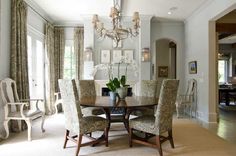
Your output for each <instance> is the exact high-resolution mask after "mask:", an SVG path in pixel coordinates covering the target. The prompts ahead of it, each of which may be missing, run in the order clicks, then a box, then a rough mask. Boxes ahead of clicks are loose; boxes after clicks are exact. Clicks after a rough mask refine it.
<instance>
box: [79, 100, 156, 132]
mask: <svg viewBox="0 0 236 156" xmlns="http://www.w3.org/2000/svg"><path fill="white" fill-rule="evenodd" d="M79 102H80V105H81V106H86V107H99V108H102V109H103V110H104V112H105V115H106V118H107V120H108V121H109V129H110V124H111V122H113V121H112V116H111V110H112V109H114V108H123V109H124V112H123V113H122V114H121V116H120V117H121V119H122V120H121V122H123V123H124V125H125V128H126V129H127V130H128V129H129V117H130V114H131V113H132V112H133V111H135V110H139V108H142V107H146V108H153V107H154V106H155V105H157V103H158V99H157V98H154V97H144V96H131V97H126V98H125V99H124V100H119V99H118V98H117V99H116V100H111V99H110V97H109V96H94V97H93V96H88V97H83V98H80V101H79Z"/></svg>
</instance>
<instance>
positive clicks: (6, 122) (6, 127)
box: [3, 120, 9, 139]
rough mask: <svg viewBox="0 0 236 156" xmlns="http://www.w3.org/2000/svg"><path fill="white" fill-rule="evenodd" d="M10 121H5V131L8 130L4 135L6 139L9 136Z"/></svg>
mask: <svg viewBox="0 0 236 156" xmlns="http://www.w3.org/2000/svg"><path fill="white" fill-rule="evenodd" d="M8 122H9V120H5V121H4V123H3V124H4V128H5V131H6V136H5V137H4V138H5V139H6V138H8V137H9V126H8Z"/></svg>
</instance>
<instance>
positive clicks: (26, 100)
mask: <svg viewBox="0 0 236 156" xmlns="http://www.w3.org/2000/svg"><path fill="white" fill-rule="evenodd" d="M20 101H21V102H31V101H36V109H37V110H39V107H38V103H39V101H41V102H43V101H44V99H21V100H20Z"/></svg>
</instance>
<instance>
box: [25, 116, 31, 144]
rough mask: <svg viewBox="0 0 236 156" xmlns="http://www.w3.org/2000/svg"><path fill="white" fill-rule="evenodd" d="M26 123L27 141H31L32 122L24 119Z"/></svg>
mask: <svg viewBox="0 0 236 156" xmlns="http://www.w3.org/2000/svg"><path fill="white" fill-rule="evenodd" d="M26 124H27V127H28V141H31V140H32V139H31V131H32V124H31V120H26Z"/></svg>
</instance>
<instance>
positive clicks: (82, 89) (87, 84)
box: [78, 80, 96, 98]
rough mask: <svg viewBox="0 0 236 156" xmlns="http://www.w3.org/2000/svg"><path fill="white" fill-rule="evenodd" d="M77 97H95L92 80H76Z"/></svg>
mask: <svg viewBox="0 0 236 156" xmlns="http://www.w3.org/2000/svg"><path fill="white" fill-rule="evenodd" d="M78 92H79V97H80V98H82V97H86V96H96V89H95V82H94V80H78Z"/></svg>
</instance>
